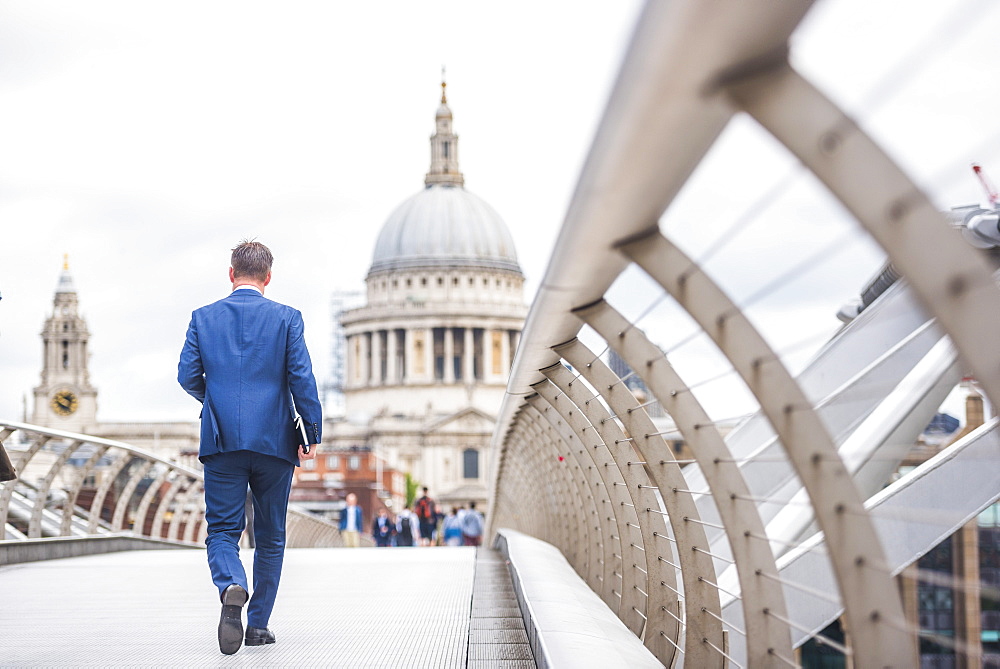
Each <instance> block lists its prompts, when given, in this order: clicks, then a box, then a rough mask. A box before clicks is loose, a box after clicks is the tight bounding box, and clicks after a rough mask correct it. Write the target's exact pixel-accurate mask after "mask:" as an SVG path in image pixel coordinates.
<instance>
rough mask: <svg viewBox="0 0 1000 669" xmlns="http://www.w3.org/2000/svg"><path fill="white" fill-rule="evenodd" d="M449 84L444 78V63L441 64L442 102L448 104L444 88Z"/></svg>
mask: <svg viewBox="0 0 1000 669" xmlns="http://www.w3.org/2000/svg"><path fill="white" fill-rule="evenodd" d="M447 86H448V84H447V82H445V80H444V65H442V66H441V104H443V105H446V104H448V96H447V95H445V92H444V89H445V88H446V87H447Z"/></svg>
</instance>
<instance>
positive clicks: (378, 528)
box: [372, 508, 396, 548]
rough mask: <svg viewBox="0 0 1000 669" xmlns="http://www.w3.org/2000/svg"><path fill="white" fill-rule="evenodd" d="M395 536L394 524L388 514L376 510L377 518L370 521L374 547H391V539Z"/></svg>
mask: <svg viewBox="0 0 1000 669" xmlns="http://www.w3.org/2000/svg"><path fill="white" fill-rule="evenodd" d="M394 536H396V524H395V523H394V522H392V518H390V517H389V512H388V511H386V510H385V509H384V508H383V509H379V510H378V516H376V517H375V519H374V520H372V537H374V538H375V545H376V546H377V547H379V548H387V547H388V546H391V545H392V538H393V537H394Z"/></svg>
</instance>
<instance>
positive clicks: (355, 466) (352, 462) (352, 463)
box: [306, 455, 361, 471]
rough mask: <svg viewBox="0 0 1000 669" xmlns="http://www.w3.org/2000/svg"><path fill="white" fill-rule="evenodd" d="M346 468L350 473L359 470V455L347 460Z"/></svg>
mask: <svg viewBox="0 0 1000 669" xmlns="http://www.w3.org/2000/svg"><path fill="white" fill-rule="evenodd" d="M306 462H309V460H306ZM347 467H348V469H350V470H351V471H357V470H359V469H361V456H360V455H352V456H351V457H349V458H348V459H347Z"/></svg>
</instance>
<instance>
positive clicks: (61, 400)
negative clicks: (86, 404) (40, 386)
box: [49, 390, 80, 416]
mask: <svg viewBox="0 0 1000 669" xmlns="http://www.w3.org/2000/svg"><path fill="white" fill-rule="evenodd" d="M79 404H80V401H79V400H78V399H77V398H76V394H75V393H74V392H73V391H72V390H58V391H56V394H55V395H53V396H52V400H51V401H50V402H49V406H51V407H52V410H53V411H55V412H56V413H57V414H59V415H60V416H68V415H70V414H71V413H73V412H74V411H76V407H77V406H78V405H79Z"/></svg>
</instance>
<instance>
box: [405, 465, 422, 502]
mask: <svg viewBox="0 0 1000 669" xmlns="http://www.w3.org/2000/svg"><path fill="white" fill-rule="evenodd" d="M419 487H420V482H419V481H417V480H416V479H415V478H413V477H412V476H411V475H410V474H409V473H407V474H406V506H408V507H410V508H411V509H412V508H413V503H414V502H415V501H417V488H419Z"/></svg>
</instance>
